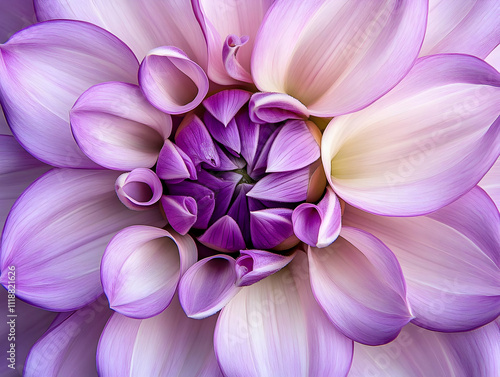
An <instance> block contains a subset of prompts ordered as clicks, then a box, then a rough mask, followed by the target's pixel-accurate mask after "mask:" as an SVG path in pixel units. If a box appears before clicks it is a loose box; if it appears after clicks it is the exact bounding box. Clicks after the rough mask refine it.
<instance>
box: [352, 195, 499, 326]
mask: <svg viewBox="0 0 500 377" xmlns="http://www.w3.org/2000/svg"><path fill="white" fill-rule="evenodd" d="M343 223H344V225H349V226H356V227H359V228H361V229H364V230H366V231H368V232H370V233H372V234H374V235H375V236H377V237H378V238H379V239H381V240H382V241H383V242H384V243H385V244H386V245H387V246H388V247H389V248H390V249H391V250H392V251H393V252H394V254H395V255H396V257H397V258H398V261H399V263H400V264H401V268H402V270H403V274H404V276H405V279H406V282H407V285H408V301H409V302H410V305H411V308H412V311H413V314H414V315H415V317H416V319H414V321H413V322H414V323H416V324H418V325H420V326H424V327H426V328H429V329H431V330H438V331H466V330H470V329H473V328H476V327H478V326H482V325H484V324H485V323H488V322H490V321H491V320H493V319H494V318H496V317H497V316H498V315H499V314H500V215H499V214H498V211H497V209H496V208H495V205H494V204H493V202H492V201H491V200H490V199H489V198H488V196H487V195H486V194H485V193H484V191H482V190H481V189H480V188H475V189H473V190H472V191H470V192H469V193H468V194H466V195H464V196H463V197H462V198H460V199H458V200H457V201H455V202H453V203H452V204H450V205H448V206H446V207H444V208H442V209H440V210H438V211H436V212H433V213H431V214H429V215H426V216H419V217H410V218H391V217H382V216H374V215H370V214H368V213H365V212H362V211H360V210H357V209H355V208H352V207H347V208H346V211H345V214H344V217H343Z"/></svg>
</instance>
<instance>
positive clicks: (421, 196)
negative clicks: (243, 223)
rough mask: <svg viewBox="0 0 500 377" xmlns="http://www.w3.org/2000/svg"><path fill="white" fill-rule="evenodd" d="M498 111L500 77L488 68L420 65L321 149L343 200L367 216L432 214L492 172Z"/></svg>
mask: <svg viewBox="0 0 500 377" xmlns="http://www.w3.org/2000/svg"><path fill="white" fill-rule="evenodd" d="M499 111H500V73H498V72H497V71H496V70H495V69H493V68H492V67H491V66H489V65H488V64H486V63H484V62H483V61H482V60H480V59H477V58H475V57H472V56H468V55H434V56H429V57H425V58H422V59H420V60H419V61H418V62H417V64H416V65H415V67H414V68H413V69H412V71H411V72H410V73H409V74H408V76H406V77H405V78H404V79H403V81H402V82H401V83H400V84H399V85H398V86H397V87H396V88H394V90H392V91H391V92H390V93H388V94H387V95H386V96H384V97H383V98H381V99H380V100H379V101H377V102H376V103H374V104H373V105H371V106H369V107H367V108H366V109H364V110H361V111H359V112H357V113H356V114H351V115H346V116H341V117H337V118H334V119H333V120H332V121H331V122H330V124H329V125H328V127H327V129H326V131H325V133H324V135H323V140H322V145H321V147H322V157H323V165H324V168H325V171H326V175H327V177H328V179H329V181H330V183H331V185H332V187H333V189H334V190H335V192H336V193H337V195H338V196H340V197H341V198H342V199H344V200H345V201H346V202H348V203H350V204H352V205H354V206H356V207H359V208H362V209H363V210H365V211H369V212H373V213H377V214H382V215H390V216H415V215H421V214H425V213H429V212H431V211H434V210H436V209H438V208H441V207H443V206H444V205H447V204H449V203H451V202H452V201H454V200H456V199H457V198H459V197H460V196H462V195H463V194H465V193H466V192H467V191H469V190H470V189H471V188H472V187H474V186H475V185H476V184H477V183H478V182H479V180H480V179H481V178H482V177H483V175H484V174H485V173H486V172H487V171H488V169H489V168H490V167H491V166H492V165H493V163H494V162H495V160H496V159H497V157H498V155H499V154H500V117H499ZM422 114H425V116H422ZM409 119H412V121H411V122H410V121H409Z"/></svg>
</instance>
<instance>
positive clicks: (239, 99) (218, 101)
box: [203, 89, 251, 126]
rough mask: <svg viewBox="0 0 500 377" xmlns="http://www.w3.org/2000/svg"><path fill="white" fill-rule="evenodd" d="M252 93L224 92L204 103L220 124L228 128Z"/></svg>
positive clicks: (239, 91)
mask: <svg viewBox="0 0 500 377" xmlns="http://www.w3.org/2000/svg"><path fill="white" fill-rule="evenodd" d="M250 96H251V93H250V92H247V91H245V90H241V89H229V90H223V91H221V92H219V93H216V94H214V95H213V96H210V97H208V98H207V99H206V100H204V101H203V106H205V108H206V109H207V110H208V111H209V113H210V114H212V115H213V116H214V118H215V119H217V120H218V121H219V122H221V123H222V124H224V126H227V125H228V124H229V121H230V120H231V119H233V118H234V117H235V116H236V113H237V112H238V111H239V110H240V109H241V108H242V107H243V105H244V104H245V103H247V102H248V100H249V99H250Z"/></svg>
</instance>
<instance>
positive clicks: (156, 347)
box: [97, 299, 222, 377]
mask: <svg viewBox="0 0 500 377" xmlns="http://www.w3.org/2000/svg"><path fill="white" fill-rule="evenodd" d="M216 320H217V317H216V316H214V317H210V318H206V319H203V320H194V319H190V318H188V317H186V315H185V314H184V312H183V310H182V308H181V306H180V305H179V301H178V300H177V299H174V300H173V301H172V303H171V304H170V305H169V307H168V308H167V309H166V310H165V311H164V312H162V313H160V314H159V315H157V316H155V317H152V318H148V319H143V320H138V319H132V318H127V317H125V316H122V315H120V314H118V313H115V314H114V315H113V316H112V317H111V319H110V320H109V322H108V324H107V326H106V328H105V329H104V332H103V334H102V336H101V340H100V342H99V347H98V349H97V368H98V371H99V376H101V377H115V376H161V377H169V376H178V377H193V376H199V377H222V373H221V372H220V370H219V366H218V365H217V360H216V358H215V354H214V345H213V333H214V328H215V323H216Z"/></svg>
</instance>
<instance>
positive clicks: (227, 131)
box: [203, 112, 241, 154]
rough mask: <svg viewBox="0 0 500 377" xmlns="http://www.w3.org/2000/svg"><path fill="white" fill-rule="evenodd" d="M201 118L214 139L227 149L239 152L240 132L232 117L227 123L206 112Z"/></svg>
mask: <svg viewBox="0 0 500 377" xmlns="http://www.w3.org/2000/svg"><path fill="white" fill-rule="evenodd" d="M203 120H204V121H205V125H206V126H207V129H208V130H209V131H210V134H211V135H212V137H213V138H214V139H215V140H217V141H218V142H219V143H221V144H222V145H223V146H225V147H227V148H228V150H229V151H233V152H234V153H236V154H239V153H240V152H241V140H240V134H239V132H238V126H237V125H236V121H235V120H234V119H231V120H230V121H229V123H228V124H227V125H224V124H222V123H221V122H219V121H218V120H217V119H215V118H214V117H213V116H212V115H211V114H210V113H208V112H207V113H205V116H204V117H203Z"/></svg>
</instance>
